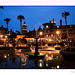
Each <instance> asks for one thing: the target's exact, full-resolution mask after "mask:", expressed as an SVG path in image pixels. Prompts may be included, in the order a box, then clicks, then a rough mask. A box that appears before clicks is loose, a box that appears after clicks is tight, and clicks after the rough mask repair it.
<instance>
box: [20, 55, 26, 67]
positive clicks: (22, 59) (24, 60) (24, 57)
mask: <svg viewBox="0 0 75 75" xmlns="http://www.w3.org/2000/svg"><path fill="white" fill-rule="evenodd" d="M26 60H27V57H26V55H24V54H22V55H21V64H22V66H23V67H24V66H25V65H26Z"/></svg>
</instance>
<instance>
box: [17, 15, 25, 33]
mask: <svg viewBox="0 0 75 75" xmlns="http://www.w3.org/2000/svg"><path fill="white" fill-rule="evenodd" d="M17 19H18V20H20V33H22V19H25V18H24V16H22V15H19V16H18V17H17Z"/></svg>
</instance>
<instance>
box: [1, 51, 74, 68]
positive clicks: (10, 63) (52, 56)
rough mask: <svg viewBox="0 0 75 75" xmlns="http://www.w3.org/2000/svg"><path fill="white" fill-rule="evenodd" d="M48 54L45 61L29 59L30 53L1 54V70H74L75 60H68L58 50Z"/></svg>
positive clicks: (47, 52)
mask: <svg viewBox="0 0 75 75" xmlns="http://www.w3.org/2000/svg"><path fill="white" fill-rule="evenodd" d="M39 52H41V53H46V56H45V58H44V59H29V58H28V54H29V52H14V53H0V68H1V69H73V68H75V60H67V59H64V58H63V57H62V55H60V53H59V51H58V50H54V51H39Z"/></svg>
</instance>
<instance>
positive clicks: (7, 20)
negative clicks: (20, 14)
mask: <svg viewBox="0 0 75 75" xmlns="http://www.w3.org/2000/svg"><path fill="white" fill-rule="evenodd" d="M10 20H11V19H9V18H6V19H4V21H6V24H7V30H8V22H9V21H10Z"/></svg>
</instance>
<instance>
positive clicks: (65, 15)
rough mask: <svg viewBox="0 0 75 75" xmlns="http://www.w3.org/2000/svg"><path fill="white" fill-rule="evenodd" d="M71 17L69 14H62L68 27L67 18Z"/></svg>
mask: <svg viewBox="0 0 75 75" xmlns="http://www.w3.org/2000/svg"><path fill="white" fill-rule="evenodd" d="M69 15H70V14H69V12H64V13H62V17H64V18H65V23H66V25H67V16H69Z"/></svg>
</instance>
